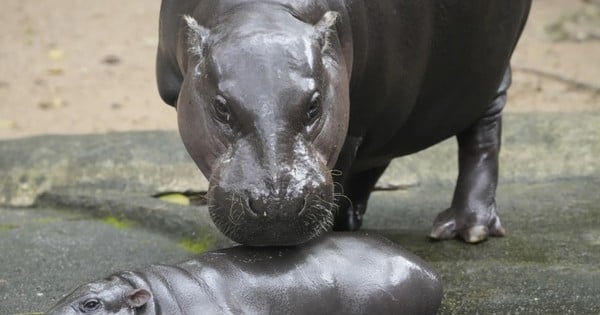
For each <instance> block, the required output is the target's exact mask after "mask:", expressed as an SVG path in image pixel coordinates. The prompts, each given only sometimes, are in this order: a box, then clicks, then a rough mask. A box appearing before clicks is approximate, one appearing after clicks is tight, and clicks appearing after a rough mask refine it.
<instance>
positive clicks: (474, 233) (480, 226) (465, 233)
mask: <svg viewBox="0 0 600 315" xmlns="http://www.w3.org/2000/svg"><path fill="white" fill-rule="evenodd" d="M504 233H505V231H504V227H502V224H501V223H500V218H499V217H498V215H497V214H496V206H495V205H492V206H490V207H488V209H483V210H481V211H465V210H464V209H456V208H448V209H446V210H444V211H442V212H441V213H440V214H438V215H437V217H436V218H435V221H434V222H433V227H432V228H431V232H430V233H429V237H430V238H432V239H437V240H444V239H453V238H456V237H460V238H461V239H463V240H464V241H465V242H467V243H479V242H482V241H485V240H486V239H487V238H488V236H504Z"/></svg>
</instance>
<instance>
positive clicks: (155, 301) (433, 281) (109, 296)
mask: <svg viewBox="0 0 600 315" xmlns="http://www.w3.org/2000/svg"><path fill="white" fill-rule="evenodd" d="M441 299H442V285H441V282H440V279H439V277H438V275H437V274H436V272H435V271H434V270H433V269H432V268H431V267H430V266H429V265H428V264H426V263H425V262H424V261H422V260H421V259H419V258H418V257H416V256H415V255H413V254H411V253H409V252H407V251H405V250H403V249H402V248H400V247H399V246H397V245H395V244H394V243H392V242H390V241H388V240H387V239H385V238H383V237H380V236H375V235H371V234H369V233H359V232H353V233H351V232H345V233H344V232H338V233H330V234H327V235H325V236H323V237H321V238H318V239H316V240H313V241H311V242H309V243H307V244H304V245H300V246H296V247H285V248H281V247H278V248H256V247H246V246H237V247H233V248H228V249H222V250H217V251H213V252H207V253H205V254H202V255H199V256H198V257H196V258H195V259H192V260H189V261H186V262H183V263H180V264H178V265H175V266H165V265H151V266H149V267H146V268H144V269H141V270H140V271H123V272H118V273H115V274H113V275H111V276H109V277H107V278H105V279H102V280H97V281H94V282H91V283H88V284H84V285H82V286H80V287H78V288H77V289H75V291H73V292H72V293H71V294H69V295H68V296H66V297H65V298H63V299H62V300H61V301H59V302H58V303H57V304H56V306H54V307H53V308H52V309H51V310H50V311H49V312H48V314H51V315H54V314H61V315H63V314H165V315H177V314H189V315H196V314H311V315H316V314H435V313H436V311H437V309H438V307H439V305H440V302H441Z"/></svg>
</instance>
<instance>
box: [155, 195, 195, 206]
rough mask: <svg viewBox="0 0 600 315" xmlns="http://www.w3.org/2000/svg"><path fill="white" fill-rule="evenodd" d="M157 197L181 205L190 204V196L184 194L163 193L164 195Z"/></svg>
mask: <svg viewBox="0 0 600 315" xmlns="http://www.w3.org/2000/svg"><path fill="white" fill-rule="evenodd" d="M158 199H160V200H162V201H166V202H170V203H175V204H178V205H182V206H189V205H190V198H188V197H187V196H186V195H184V194H179V193H172V194H164V195H161V196H158Z"/></svg>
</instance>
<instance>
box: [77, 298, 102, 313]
mask: <svg viewBox="0 0 600 315" xmlns="http://www.w3.org/2000/svg"><path fill="white" fill-rule="evenodd" d="M101 307H102V303H100V300H98V299H96V298H91V299H87V300H85V301H83V303H81V304H80V305H79V309H80V310H81V311H82V312H84V313H91V312H93V311H96V310H98V309H100V308H101Z"/></svg>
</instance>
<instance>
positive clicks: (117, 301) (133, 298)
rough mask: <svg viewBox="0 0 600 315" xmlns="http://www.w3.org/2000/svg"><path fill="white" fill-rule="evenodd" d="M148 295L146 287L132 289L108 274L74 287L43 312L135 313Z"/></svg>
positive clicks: (54, 314)
mask: <svg viewBox="0 0 600 315" xmlns="http://www.w3.org/2000/svg"><path fill="white" fill-rule="evenodd" d="M151 299H152V294H151V293H150V291H148V290H146V289H136V288H134V287H132V285H131V284H130V283H128V282H126V281H125V280H123V279H121V278H119V277H116V276H111V277H109V278H107V279H102V280H97V281H94V282H91V283H87V284H84V285H82V286H80V287H78V288H77V289H75V290H74V291H73V292H72V293H71V294H69V295H67V296H65V297H64V298H63V299H62V300H60V301H59V302H58V303H57V304H56V305H55V306H54V307H53V308H52V309H51V310H50V311H48V312H47V313H46V314H48V315H71V314H95V315H99V314H111V315H121V314H123V315H124V314H135V313H136V310H137V309H140V308H142V307H144V306H146V304H147V303H148V302H149V301H151Z"/></svg>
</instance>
